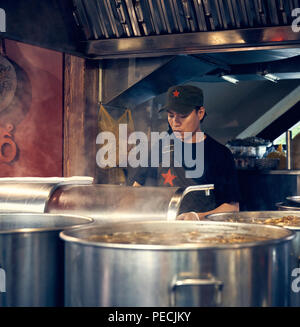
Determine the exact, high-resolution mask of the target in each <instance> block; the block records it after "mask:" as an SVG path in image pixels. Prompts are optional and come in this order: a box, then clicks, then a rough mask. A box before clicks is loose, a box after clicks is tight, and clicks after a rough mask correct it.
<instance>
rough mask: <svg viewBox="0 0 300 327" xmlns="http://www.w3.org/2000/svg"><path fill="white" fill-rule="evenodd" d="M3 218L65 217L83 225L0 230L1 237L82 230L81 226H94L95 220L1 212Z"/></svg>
mask: <svg viewBox="0 0 300 327" xmlns="http://www.w3.org/2000/svg"><path fill="white" fill-rule="evenodd" d="M3 216H19V217H23V216H25V217H26V216H31V217H35V216H44V217H63V218H73V219H74V218H75V219H76V220H80V221H81V223H80V222H79V221H78V222H77V223H75V224H71V225H67V224H66V225H65V226H57V227H24V228H12V229H8V230H1V229H0V236H1V235H7V234H21V233H38V232H52V231H62V230H67V229H73V228H80V227H81V226H84V225H86V224H91V225H92V224H93V223H94V222H95V220H94V219H93V218H90V217H87V216H79V215H69V214H55V213H37V212H34V213H30V212H28V213H27V212H26V213H24V212H6V213H4V212H1V213H0V221H1V217H3Z"/></svg>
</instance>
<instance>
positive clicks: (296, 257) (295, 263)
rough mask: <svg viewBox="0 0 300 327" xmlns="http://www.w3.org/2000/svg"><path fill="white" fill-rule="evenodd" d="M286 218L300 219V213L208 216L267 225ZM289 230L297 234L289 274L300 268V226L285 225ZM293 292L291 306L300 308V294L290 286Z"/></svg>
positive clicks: (232, 213) (246, 213) (208, 217)
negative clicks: (271, 219) (271, 220)
mask: <svg viewBox="0 0 300 327" xmlns="http://www.w3.org/2000/svg"><path fill="white" fill-rule="evenodd" d="M286 216H295V217H299V218H300V211H284V212H283V211H242V212H224V213H216V214H212V215H208V216H206V218H207V219H209V220H212V221H222V222H224V221H229V222H233V221H236V222H237V223H241V222H242V223H255V224H257V223H258V224H266V220H267V219H270V218H282V217H286ZM282 227H285V228H287V229H289V230H292V231H294V232H295V233H296V237H295V238H294V239H293V241H292V249H291V256H292V266H291V270H290V272H289V274H290V275H291V274H292V271H293V270H294V269H295V268H299V267H300V224H299V226H291V225H284V226H282ZM295 277H296V276H295ZM288 288H289V290H290V292H291V303H290V304H291V305H292V306H300V293H296V292H294V291H293V290H292V287H291V285H288Z"/></svg>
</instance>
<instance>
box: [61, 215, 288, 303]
mask: <svg viewBox="0 0 300 327" xmlns="http://www.w3.org/2000/svg"><path fill="white" fill-rule="evenodd" d="M130 231H147V232H150V233H156V232H168V231H173V232H175V233H180V232H182V231H201V232H203V233H205V235H209V236H212V237H214V236H215V235H217V234H222V235H231V234H232V233H238V234H239V235H241V236H242V235H252V236H258V237H259V236H262V237H267V238H269V239H268V240H266V241H259V242H251V243H241V244H213V243H212V244H201V243H199V244H177V245H141V244H117V243H112V244H109V243H100V242H96V241H95V236H96V237H97V235H103V234H106V233H113V232H130ZM91 236H93V239H94V241H91V240H90V239H91ZM60 237H61V238H62V239H63V240H64V241H65V251H66V252H65V254H66V258H65V269H66V271H65V305H66V306H146V307H147V306H155V307H160V306H285V305H288V304H289V293H288V291H287V285H289V283H290V275H289V271H290V270H289V269H290V256H289V252H290V244H291V240H292V239H293V237H294V233H293V232H292V231H289V230H287V229H284V228H280V227H274V226H257V225H251V224H236V223H232V224H230V223H221V222H206V221H197V222H191V221H189V222H188V221H172V222H166V221H158V222H157V221H156V222H155V221H151V222H150V221H148V222H127V223H126V224H124V223H119V224H103V225H102V226H95V227H91V228H80V229H77V230H72V231H71V230H70V231H64V232H62V233H61V234H60Z"/></svg>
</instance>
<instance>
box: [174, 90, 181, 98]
mask: <svg viewBox="0 0 300 327" xmlns="http://www.w3.org/2000/svg"><path fill="white" fill-rule="evenodd" d="M179 94H180V92H179V91H177V90H175V91H174V92H173V97H174V98H178V97H179Z"/></svg>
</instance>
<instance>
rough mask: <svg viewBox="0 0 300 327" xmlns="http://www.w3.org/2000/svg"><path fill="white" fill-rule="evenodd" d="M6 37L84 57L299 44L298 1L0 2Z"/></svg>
mask: <svg viewBox="0 0 300 327" xmlns="http://www.w3.org/2000/svg"><path fill="white" fill-rule="evenodd" d="M0 7H1V8H2V9H4V11H5V14H6V22H7V27H6V33H2V34H1V35H2V36H4V37H6V38H9V39H15V40H19V41H22V42H26V43H29V44H35V45H39V46H41V47H46V48H50V49H54V50H58V51H63V52H68V53H74V54H77V55H80V56H84V57H86V58H94V59H104V58H129V57H153V56H162V55H175V54H200V53H207V52H218V51H222V52H224V51H233V50H234V51H236V50H238V49H240V50H241V49H250V48H252V47H255V48H265V49H266V48H268V49H270V48H271V49H274V48H280V47H291V46H293V47H297V46H299V39H300V35H299V34H300V33H294V32H293V31H292V29H291V24H292V22H293V20H294V19H295V17H293V16H292V10H293V9H294V8H297V7H300V0H64V1H61V0H47V1H40V0H14V1H11V0H1V4H0Z"/></svg>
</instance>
